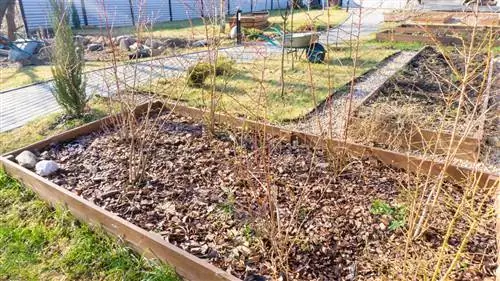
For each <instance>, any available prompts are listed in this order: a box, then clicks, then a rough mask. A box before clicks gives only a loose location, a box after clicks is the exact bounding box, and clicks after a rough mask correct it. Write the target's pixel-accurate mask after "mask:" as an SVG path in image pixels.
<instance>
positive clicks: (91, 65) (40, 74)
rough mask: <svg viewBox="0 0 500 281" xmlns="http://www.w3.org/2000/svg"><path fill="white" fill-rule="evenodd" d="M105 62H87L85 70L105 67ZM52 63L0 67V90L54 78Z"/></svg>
mask: <svg viewBox="0 0 500 281" xmlns="http://www.w3.org/2000/svg"><path fill="white" fill-rule="evenodd" d="M105 66H106V63H103V62H87V63H86V64H85V71H90V70H94V69H99V68H102V67H105ZM50 68H51V66H50V65H38V66H24V67H21V68H17V67H3V68H0V91H4V90H8V89H13V88H18V87H21V86H26V85H29V84H32V83H37V82H42V81H46V80H49V79H52V72H51V70H50Z"/></svg>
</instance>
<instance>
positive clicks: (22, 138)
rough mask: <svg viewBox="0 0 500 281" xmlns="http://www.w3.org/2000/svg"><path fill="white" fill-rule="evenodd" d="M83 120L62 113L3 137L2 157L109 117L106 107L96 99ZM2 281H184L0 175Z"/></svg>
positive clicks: (165, 268) (164, 266)
mask: <svg viewBox="0 0 500 281" xmlns="http://www.w3.org/2000/svg"><path fill="white" fill-rule="evenodd" d="M90 107H91V111H90V112H89V113H88V114H86V115H85V117H83V118H80V119H72V120H69V121H66V122H59V121H58V120H59V119H60V118H61V116H62V113H55V114H52V115H50V116H46V117H43V118H39V119H38V120H34V121H33V122H30V123H29V124H27V125H26V126H24V127H21V128H18V129H15V130H12V131H9V132H5V133H0V144H1V146H0V154H2V153H5V152H8V151H11V150H13V149H17V148H20V147H23V146H26V145H28V144H31V143H34V142H36V141H39V140H42V139H44V138H47V137H49V136H52V135H55V134H57V133H60V132H62V131H66V130H68V129H71V128H74V127H76V126H79V125H82V124H84V123H88V122H91V121H93V120H96V119H99V118H101V117H103V116H105V115H106V114H107V112H108V109H107V107H108V103H107V102H106V101H105V100H102V99H98V98H94V99H93V100H92V101H91V103H90ZM0 214H1V215H0V281H3V280H5V281H7V280H22V281H25V280H165V281H178V280H181V279H180V278H179V277H178V276H177V275H176V273H175V272H174V270H173V269H172V268H170V267H168V266H166V265H162V264H160V263H158V262H155V261H152V260H148V259H145V258H143V257H140V256H138V255H136V254H134V253H133V252H132V251H131V250H130V249H128V248H127V247H125V246H123V245H122V244H121V243H119V242H118V241H117V240H116V239H115V238H111V237H109V236H107V235H106V234H104V233H103V232H102V231H101V230H99V229H91V228H90V227H88V226H87V225H85V224H83V223H80V222H78V221H77V220H76V219H75V218H73V217H72V216H71V214H69V213H68V212H67V211H65V210H63V209H61V208H55V209H54V208H52V207H50V206H49V205H48V204H46V203H44V202H43V201H41V200H40V199H38V198H37V196H36V195H35V194H34V193H33V192H32V191H31V190H29V189H28V188H26V187H24V186H22V185H21V184H19V183H18V182H17V181H15V180H12V179H11V178H9V177H8V176H7V175H6V174H5V173H4V171H3V170H1V169H0Z"/></svg>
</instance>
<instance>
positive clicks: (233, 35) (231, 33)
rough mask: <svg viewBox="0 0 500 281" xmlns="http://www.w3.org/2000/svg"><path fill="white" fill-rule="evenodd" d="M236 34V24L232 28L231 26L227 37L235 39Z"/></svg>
mask: <svg viewBox="0 0 500 281" xmlns="http://www.w3.org/2000/svg"><path fill="white" fill-rule="evenodd" d="M236 36H238V28H237V27H236V26H233V28H231V31H230V32H229V38H231V39H236Z"/></svg>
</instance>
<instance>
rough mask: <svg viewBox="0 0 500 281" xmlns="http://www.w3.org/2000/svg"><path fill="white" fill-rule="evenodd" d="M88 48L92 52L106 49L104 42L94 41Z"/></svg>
mask: <svg viewBox="0 0 500 281" xmlns="http://www.w3.org/2000/svg"><path fill="white" fill-rule="evenodd" d="M87 50H89V51H90V52H97V51H102V50H104V46H103V45H102V44H98V43H92V44H89V45H88V46H87Z"/></svg>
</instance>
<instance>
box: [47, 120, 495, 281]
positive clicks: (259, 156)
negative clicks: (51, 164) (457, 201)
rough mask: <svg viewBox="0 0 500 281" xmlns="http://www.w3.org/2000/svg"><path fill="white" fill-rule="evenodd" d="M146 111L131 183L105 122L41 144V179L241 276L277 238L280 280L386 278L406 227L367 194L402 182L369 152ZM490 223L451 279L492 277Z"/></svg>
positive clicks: (264, 262) (271, 254) (396, 193)
mask: <svg viewBox="0 0 500 281" xmlns="http://www.w3.org/2000/svg"><path fill="white" fill-rule="evenodd" d="M151 118H154V119H155V120H156V125H155V126H154V127H153V128H151V130H152V131H153V132H154V135H155V138H154V139H153V140H151V142H150V143H149V144H148V145H147V146H146V147H145V151H144V153H145V155H148V158H147V161H146V163H147V165H146V166H145V173H144V178H143V180H142V181H141V182H140V183H137V184H133V185H132V184H130V183H129V177H128V171H129V169H128V167H129V166H128V163H129V156H130V142H128V141H127V140H126V139H123V138H121V137H120V134H119V131H117V130H113V129H111V130H106V131H105V132H99V133H95V134H91V135H87V136H83V137H80V138H78V139H76V140H74V141H72V142H70V143H66V144H61V145H54V146H53V147H52V148H50V149H49V150H46V151H44V152H42V153H41V157H42V158H45V159H52V160H55V161H57V162H58V163H60V166H61V170H60V171H59V172H58V173H57V174H56V175H53V176H51V177H50V179H51V180H52V181H54V182H55V183H56V184H59V185H61V186H63V187H65V188H67V189H68V190H71V191H72V192H75V193H77V194H79V195H81V196H83V197H84V198H86V199H88V200H90V201H92V202H94V203H95V204H97V205H99V206H101V207H103V208H105V209H106V210H109V211H111V212H113V213H116V214H118V215H119V216H120V217H122V218H124V219H126V220H128V221H130V222H132V223H134V224H136V225H138V226H140V227H142V228H144V229H146V230H149V231H154V232H158V233H159V234H161V235H162V236H163V237H164V238H165V239H166V240H168V241H169V242H171V243H173V244H175V245H177V246H179V247H180V248H182V249H185V250H187V251H189V252H190V253H192V254H194V255H196V256H198V257H200V258H204V259H208V260H209V261H210V262H211V263H213V264H214V265H216V266H218V267H220V268H222V269H224V270H227V271H228V272H230V273H232V274H234V275H235V276H237V277H240V278H245V277H246V276H247V275H248V274H250V273H255V274H258V275H263V276H271V275H272V274H273V268H276V267H275V266H274V265H275V264H276V263H278V262H277V260H278V259H277V258H276V257H277V254H276V250H273V249H276V248H275V247H273V245H276V243H279V244H278V246H279V247H278V248H280V249H281V250H283V251H284V252H286V251H287V250H288V251H289V254H288V255H286V259H284V260H283V259H282V260H281V261H282V262H283V261H284V262H285V267H287V272H288V276H287V278H288V280H355V279H356V280H373V278H377V276H380V274H393V273H391V272H390V268H391V262H390V261H391V260H392V261H395V262H396V263H397V262H398V259H400V258H401V253H399V254H398V253H397V251H395V249H396V248H401V247H404V245H405V244H404V243H405V239H406V235H405V234H404V231H403V229H404V228H396V229H390V228H389V221H388V217H387V216H380V215H374V214H372V213H371V212H370V208H371V206H372V204H373V202H374V200H383V201H384V202H388V203H389V204H397V203H398V200H399V197H400V196H401V189H402V187H408V188H409V187H411V184H408V182H406V179H408V178H409V175H408V174H407V173H405V172H402V171H395V170H392V169H389V168H387V167H384V166H382V165H381V164H380V163H378V162H377V161H375V160H370V159H356V158H348V159H346V161H345V162H343V163H345V165H342V166H341V167H339V166H338V165H335V164H334V163H338V162H341V161H339V159H340V157H341V156H338V157H339V158H338V159H335V161H337V162H335V161H331V160H332V159H329V158H328V157H327V156H326V154H325V152H324V151H321V150H313V149H311V148H308V147H306V146H304V145H301V144H298V143H288V142H283V141H281V140H279V139H276V138H269V137H264V136H261V135H258V134H256V133H248V132H246V133H245V132H242V131H231V130H227V129H223V128H221V127H219V128H218V132H217V133H216V134H215V136H212V135H211V134H208V132H207V130H206V127H205V126H204V125H202V124H199V123H196V122H194V121H193V120H191V119H190V118H186V117H180V116H176V115H173V114H161V115H159V116H153V117H151ZM410 178H411V177H410ZM454 188H456V187H454V186H451V185H445V186H444V187H443V189H444V190H447V192H448V191H451V190H453V189H454ZM448 189H449V190H448ZM269 198H274V199H273V200H269ZM270 202H275V204H271V203H270ZM272 206H275V208H273V207H272ZM276 210H278V211H279V214H280V221H281V226H280V227H281V228H280V229H281V230H280V231H281V232H280V233H281V234H283V233H285V232H286V233H288V236H289V237H290V238H291V239H284V238H283V237H286V235H281V236H276V233H273V232H272V231H271V230H272V229H273V228H272V224H271V223H272V221H273V219H272V218H273V216H272V215H270V214H274V213H275V211H276ZM450 212H451V211H450ZM444 213H446V212H444ZM451 214H453V212H451ZM435 219H436V220H448V218H447V217H446V216H445V215H443V216H436V218H435ZM431 223H433V225H434V226H433V227H432V229H431V230H430V234H429V235H426V236H424V237H423V238H422V240H421V243H417V246H416V248H415V251H416V252H419V251H426V252H428V253H430V254H434V252H433V250H434V251H437V250H438V249H439V246H440V243H441V242H442V241H443V236H444V229H445V226H443V228H440V227H439V225H440V224H442V223H443V222H442V221H432V222H431ZM458 225H460V222H459V223H458ZM466 229H467V227H466V225H465V224H464V226H463V230H464V231H465V230H466ZM493 229H494V227H493V226H492V225H489V226H488V228H486V229H485V230H484V231H481V232H480V233H478V234H476V235H474V236H473V237H472V238H471V240H470V242H469V243H468V244H467V249H468V251H469V252H470V253H473V254H477V256H475V255H472V258H470V259H469V257H467V259H469V260H468V263H469V264H470V267H469V268H468V269H466V270H462V271H460V272H458V273H457V274H456V276H454V277H456V278H455V280H483V279H484V278H485V277H487V276H492V275H491V274H493V273H492V269H491V266H490V265H491V264H493V265H494V264H495V253H496V246H495V235H494V231H493ZM459 233H460V232H459ZM454 235H455V234H454ZM459 237H460V236H459V235H458V236H453V238H454V239H458V240H457V241H460V240H459ZM273 239H274V240H273ZM419 247H420V248H419ZM452 248H453V246H452ZM483 265H487V266H483ZM479 267H481V268H479ZM485 268H486V269H485ZM278 270H280V268H279V267H278Z"/></svg>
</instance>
